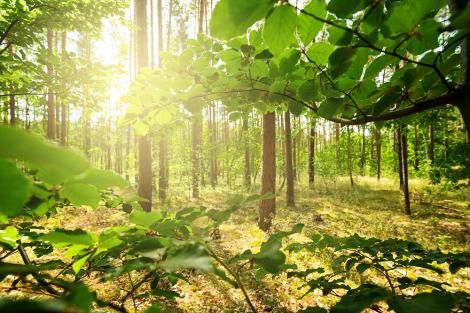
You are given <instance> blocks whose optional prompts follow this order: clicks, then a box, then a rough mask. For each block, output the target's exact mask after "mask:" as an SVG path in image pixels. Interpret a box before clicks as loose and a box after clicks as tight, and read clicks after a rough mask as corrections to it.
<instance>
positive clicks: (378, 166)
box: [376, 129, 382, 181]
mask: <svg viewBox="0 0 470 313" xmlns="http://www.w3.org/2000/svg"><path fill="white" fill-rule="evenodd" d="M376 134H377V143H376V145H377V147H376V149H377V153H376V154H377V180H378V181H380V165H381V164H380V162H381V159H382V158H381V154H382V144H381V138H380V129H377V130H376Z"/></svg>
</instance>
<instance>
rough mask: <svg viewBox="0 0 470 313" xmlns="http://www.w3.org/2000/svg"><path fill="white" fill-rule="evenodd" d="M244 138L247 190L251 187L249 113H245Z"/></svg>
mask: <svg viewBox="0 0 470 313" xmlns="http://www.w3.org/2000/svg"><path fill="white" fill-rule="evenodd" d="M242 127H243V138H244V140H243V141H244V145H245V160H244V161H245V171H244V182H245V187H246V189H247V190H250V188H251V164H250V142H249V133H248V114H243V126H242Z"/></svg>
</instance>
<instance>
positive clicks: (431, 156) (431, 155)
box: [429, 122, 435, 164]
mask: <svg viewBox="0 0 470 313" xmlns="http://www.w3.org/2000/svg"><path fill="white" fill-rule="evenodd" d="M434 139H435V138H434V125H433V124H432V122H431V124H429V160H431V163H432V164H434V161H435V142H434Z"/></svg>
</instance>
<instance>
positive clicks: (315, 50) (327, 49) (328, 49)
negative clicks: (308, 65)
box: [307, 42, 335, 66]
mask: <svg viewBox="0 0 470 313" xmlns="http://www.w3.org/2000/svg"><path fill="white" fill-rule="evenodd" d="M334 49H335V48H334V47H333V46H332V45H331V44H329V43H328V42H316V43H314V44H312V46H311V47H310V48H309V49H308V51H307V56H308V57H309V59H310V60H312V61H313V62H315V63H317V64H318V65H323V66H325V65H327V64H328V59H329V57H330V55H331V53H332V52H333V51H334Z"/></svg>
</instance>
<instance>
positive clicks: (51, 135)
mask: <svg viewBox="0 0 470 313" xmlns="http://www.w3.org/2000/svg"><path fill="white" fill-rule="evenodd" d="M53 41H54V33H53V32H52V30H51V29H48V30H47V51H48V56H49V57H52V55H53V53H54V42H53ZM47 75H48V76H49V79H50V80H51V81H52V80H53V78H54V67H53V65H52V64H51V62H50V60H49V61H48V63H47ZM55 127H56V126H55V100H54V90H53V89H52V87H51V86H49V87H48V93H47V138H48V139H50V140H54V139H55Z"/></svg>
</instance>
